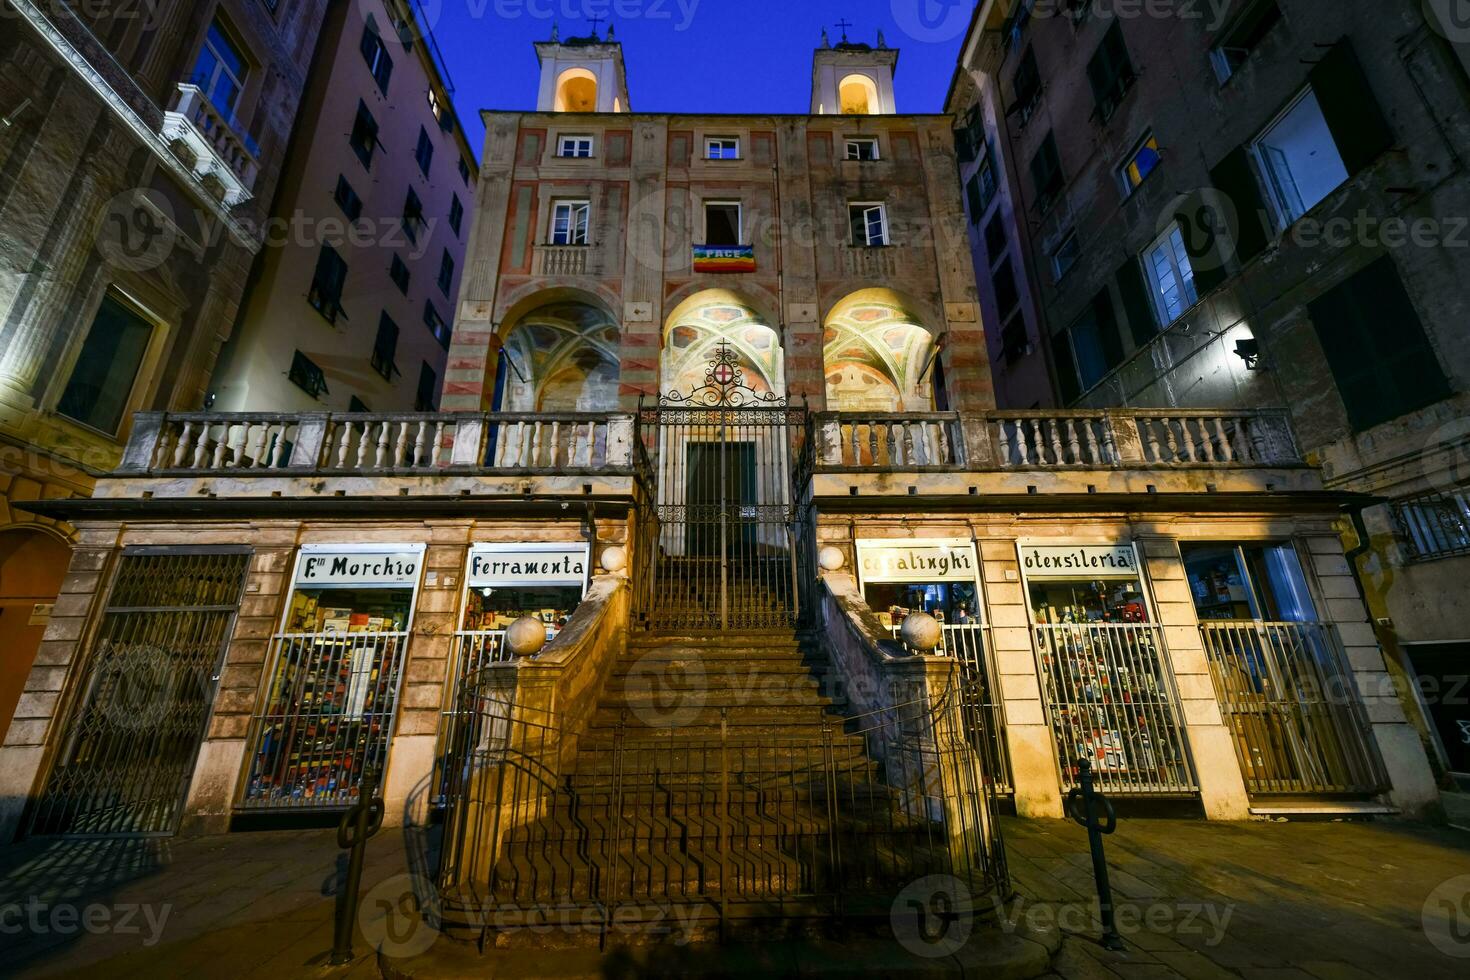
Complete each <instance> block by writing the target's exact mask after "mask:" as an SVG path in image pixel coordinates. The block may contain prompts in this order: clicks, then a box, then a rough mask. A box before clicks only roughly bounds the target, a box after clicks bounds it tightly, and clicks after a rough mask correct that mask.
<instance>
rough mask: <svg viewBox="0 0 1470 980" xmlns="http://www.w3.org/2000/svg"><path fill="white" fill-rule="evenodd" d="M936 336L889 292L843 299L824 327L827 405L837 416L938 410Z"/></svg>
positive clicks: (866, 292)
mask: <svg viewBox="0 0 1470 980" xmlns="http://www.w3.org/2000/svg"><path fill="white" fill-rule="evenodd" d="M934 354H935V347H934V336H933V334H932V333H931V332H930V331H929V330H928V329H927V328H926V327H924V326H923V325H922V322H921V319H920V317H919V316H918V315H917V314H916V313H915V312H914V310H913V306H912V304H909V303H907V302H906V301H905V300H904V298H903V297H902V296H901V295H900V294H898V293H896V292H895V291H893V290H891V289H863V290H859V291H858V292H855V293H852V294H850V295H849V296H847V297H845V298H844V299H843V300H842V301H841V302H839V303H838V304H837V305H836V306H835V307H833V308H832V312H831V313H830V314H828V316H827V321H826V323H825V324H824V333H823V340H822V358H823V363H824V366H825V371H826V377H827V407H828V409H830V410H832V411H836V412H927V411H932V410H933V408H934V359H935V358H934Z"/></svg>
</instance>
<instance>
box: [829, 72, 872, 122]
mask: <svg viewBox="0 0 1470 980" xmlns="http://www.w3.org/2000/svg"><path fill="white" fill-rule="evenodd" d="M837 96H838V101H839V102H840V103H841V106H842V114H843V115H844V116H873V115H877V113H878V86H877V85H875V84H873V80H872V79H871V78H869V77H868V76H867V75H848V76H847V77H846V78H844V79H843V80H842V84H841V85H839V86H837Z"/></svg>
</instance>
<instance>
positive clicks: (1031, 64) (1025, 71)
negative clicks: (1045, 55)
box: [1009, 45, 1041, 126]
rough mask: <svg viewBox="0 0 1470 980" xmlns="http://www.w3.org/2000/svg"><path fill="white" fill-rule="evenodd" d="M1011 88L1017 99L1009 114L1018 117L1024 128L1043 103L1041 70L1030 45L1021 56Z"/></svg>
mask: <svg viewBox="0 0 1470 980" xmlns="http://www.w3.org/2000/svg"><path fill="white" fill-rule="evenodd" d="M1011 87H1012V90H1013V91H1014V92H1015V94H1016V97H1015V101H1014V102H1013V103H1012V104H1011V108H1010V111H1009V114H1013V115H1016V116H1017V117H1018V118H1019V121H1020V123H1021V125H1022V126H1024V125H1026V123H1028V122H1029V121H1030V120H1031V116H1032V115H1033V114H1034V113H1035V112H1036V106H1037V103H1038V102H1040V101H1041V69H1040V68H1039V67H1038V66H1037V64H1036V52H1035V51H1034V50H1033V49H1032V48H1031V47H1030V46H1029V45H1028V46H1027V48H1026V51H1025V53H1024V54H1022V55H1021V61H1020V64H1018V65H1017V66H1016V75H1015V78H1014V79H1013V80H1012V81H1011Z"/></svg>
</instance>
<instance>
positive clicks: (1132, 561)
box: [1016, 543, 1138, 579]
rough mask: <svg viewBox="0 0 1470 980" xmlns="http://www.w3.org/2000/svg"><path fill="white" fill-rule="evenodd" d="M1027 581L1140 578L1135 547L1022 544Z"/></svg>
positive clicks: (1021, 549) (1019, 548) (1023, 567)
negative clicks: (1029, 579)
mask: <svg viewBox="0 0 1470 980" xmlns="http://www.w3.org/2000/svg"><path fill="white" fill-rule="evenodd" d="M1016 548H1017V551H1018V552H1019V553H1020V556H1021V570H1022V571H1023V572H1025V573H1026V577H1027V578H1032V579H1046V578H1137V577H1138V553H1137V552H1135V551H1134V550H1133V545H1131V544H1118V545H1111V544H1103V545H1092V544H1024V543H1022V544H1018V545H1017V546H1016Z"/></svg>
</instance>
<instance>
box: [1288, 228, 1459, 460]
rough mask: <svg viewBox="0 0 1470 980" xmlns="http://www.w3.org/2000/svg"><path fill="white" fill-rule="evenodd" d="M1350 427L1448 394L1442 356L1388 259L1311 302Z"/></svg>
mask: <svg viewBox="0 0 1470 980" xmlns="http://www.w3.org/2000/svg"><path fill="white" fill-rule="evenodd" d="M1307 312H1308V314H1309V315H1310V316H1311V318H1312V326H1313V328H1314V329H1315V330H1316V332H1317V338H1318V340H1319V341H1320V342H1321V344H1322V351H1323V353H1324V354H1325V355H1326V357H1327V366H1328V368H1329V369H1331V371H1332V377H1333V379H1334V380H1335V381H1336V382H1337V390H1338V394H1339V395H1340V396H1341V397H1342V401H1343V405H1344V407H1345V408H1346V409H1347V415H1348V421H1349V422H1350V423H1351V424H1352V427H1353V430H1354V431H1356V432H1362V431H1364V430H1365V429H1369V428H1372V427H1373V426H1375V425H1380V424H1382V423H1384V422H1388V421H1391V420H1392V419H1396V418H1398V417H1399V416H1401V415H1405V414H1407V413H1409V412H1412V411H1414V410H1415V409H1418V408H1423V407H1424V406H1426V405H1432V404H1434V403H1435V402H1437V401H1441V400H1443V399H1445V398H1448V397H1449V395H1450V387H1449V382H1448V381H1447V380H1446V379H1445V376H1444V370H1443V369H1442V368H1441V367H1440V364H1439V358H1437V357H1436V356H1435V353H1434V348H1433V347H1431V346H1430V344H1429V338H1428V337H1427V336H1425V334H1424V326H1423V324H1422V323H1421V321H1420V320H1419V314H1418V313H1417V312H1416V311H1415V309H1414V304H1413V303H1412V302H1411V301H1410V300H1409V294H1408V292H1407V291H1406V290H1405V289H1404V284H1403V281H1402V280H1400V279H1399V276H1398V270H1397V269H1396V268H1395V267H1394V264H1393V259H1392V258H1390V257H1388V256H1384V257H1383V258H1380V259H1378V260H1377V261H1375V262H1374V263H1373V264H1371V265H1369V266H1367V267H1365V268H1364V269H1362V270H1361V271H1359V272H1358V273H1357V274H1355V275H1354V276H1353V277H1352V278H1350V279H1348V280H1346V281H1344V282H1342V283H1339V284H1338V285H1337V286H1336V287H1334V288H1333V289H1332V290H1330V291H1328V292H1327V293H1324V294H1323V295H1322V296H1320V297H1318V298H1317V299H1316V300H1314V301H1313V302H1311V303H1309V304H1308V305H1307Z"/></svg>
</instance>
